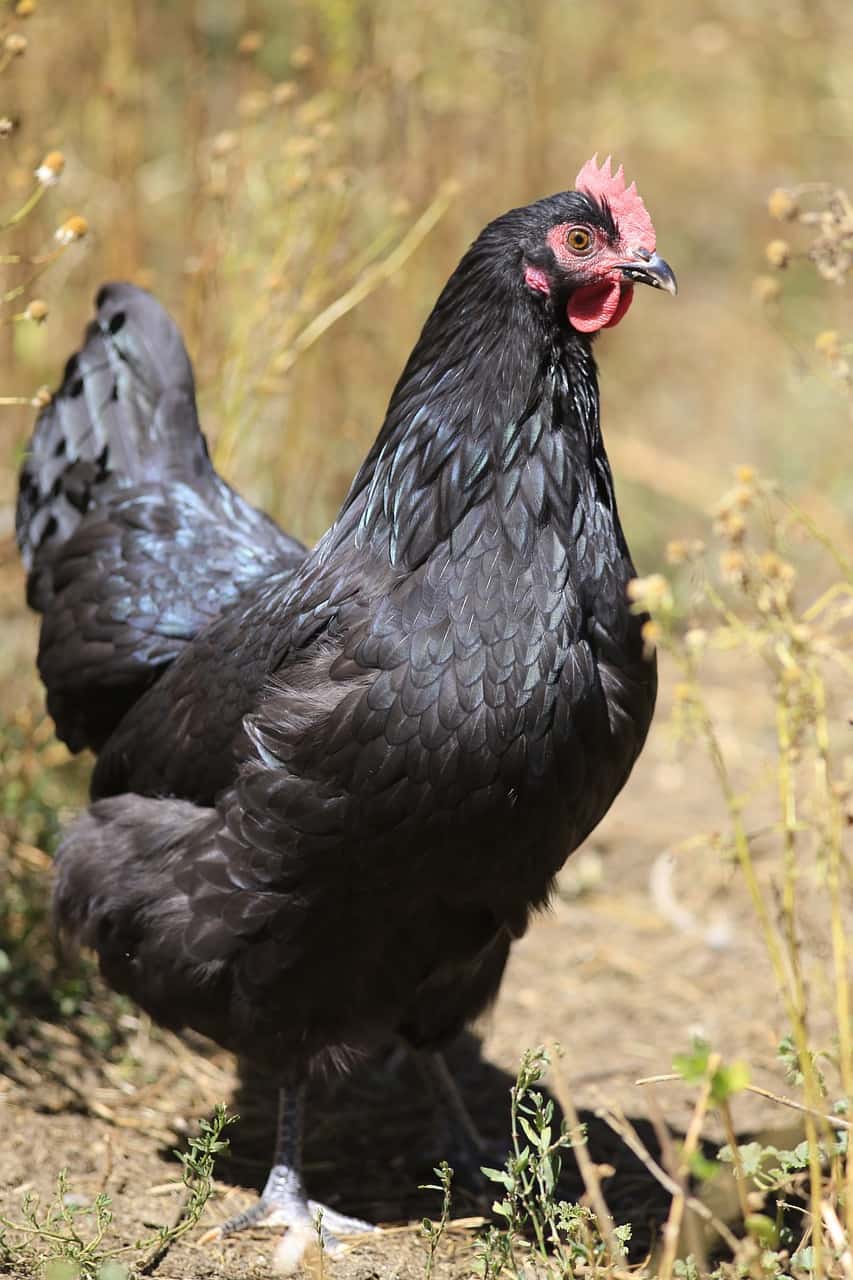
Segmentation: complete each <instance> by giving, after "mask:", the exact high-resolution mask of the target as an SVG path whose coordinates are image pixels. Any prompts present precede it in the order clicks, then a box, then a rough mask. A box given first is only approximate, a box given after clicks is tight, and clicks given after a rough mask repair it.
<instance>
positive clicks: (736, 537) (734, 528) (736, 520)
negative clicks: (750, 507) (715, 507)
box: [714, 507, 746, 545]
mask: <svg viewBox="0 0 853 1280" xmlns="http://www.w3.org/2000/svg"><path fill="white" fill-rule="evenodd" d="M714 532H715V533H719V534H720V536H721V537H723V538H726V539H727V540H728V541H729V542H731V543H732V544H734V545H738V544H739V543H741V542H743V540H744V537H745V536H746V521H745V520H744V518H743V516H742V515H741V514H740V512H738V511H733V510H732V509H731V507H729V508H727V509H725V510H723V511H721V512H720V514H719V515H718V516H717V519H716V520H715V521H714Z"/></svg>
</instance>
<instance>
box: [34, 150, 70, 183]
mask: <svg viewBox="0 0 853 1280" xmlns="http://www.w3.org/2000/svg"><path fill="white" fill-rule="evenodd" d="M64 168H65V156H64V155H63V154H62V152H61V151H48V153H47V155H46V156H45V158H44V159H43V160H42V162H41V164H40V165H39V167H38V168H37V169H36V178H37V180H38V181H39V182H40V183H41V185H42V186H43V187H54V186H56V184H57V182H58V181H59V179H60V178H61V176H62V171H63V169H64Z"/></svg>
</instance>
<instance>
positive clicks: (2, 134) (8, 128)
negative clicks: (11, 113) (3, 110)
mask: <svg viewBox="0 0 853 1280" xmlns="http://www.w3.org/2000/svg"><path fill="white" fill-rule="evenodd" d="M14 132H15V121H14V120H10V119H9V117H8V116H0V138H10V137H11V136H12V134H13V133H14Z"/></svg>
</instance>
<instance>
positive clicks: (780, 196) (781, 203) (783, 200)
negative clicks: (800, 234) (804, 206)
mask: <svg viewBox="0 0 853 1280" xmlns="http://www.w3.org/2000/svg"><path fill="white" fill-rule="evenodd" d="M767 212H768V213H769V214H770V217H771V218H776V220H777V221H778V222H790V221H791V219H793V218H796V216H797V214H798V213H799V212H800V209H799V205H798V204H797V202H796V200H795V199H794V197H793V196H792V195H791V193H790V191H786V190H785V188H784V187H777V188H776V190H775V191H771V192H770V196H769V197H768V200H767Z"/></svg>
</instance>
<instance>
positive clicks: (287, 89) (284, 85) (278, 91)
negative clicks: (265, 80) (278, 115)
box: [272, 80, 298, 107]
mask: <svg viewBox="0 0 853 1280" xmlns="http://www.w3.org/2000/svg"><path fill="white" fill-rule="evenodd" d="M297 92H298V90H297V88H296V85H295V84H294V83H293V81H292V80H282V81H281V82H280V83H279V84H277V85H275V86H274V87H273V91H272V100H273V102H274V103H275V105H276V106H277V107H283V106H284V105H285V104H286V103H288V102H292V101H293V99H294V98H295V97H296V94H297Z"/></svg>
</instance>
